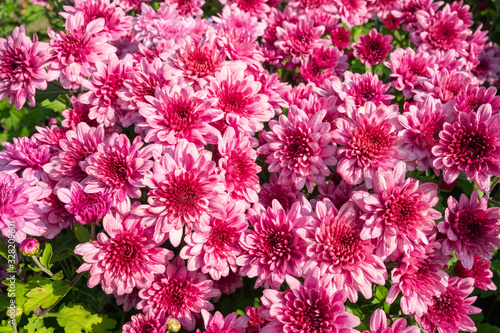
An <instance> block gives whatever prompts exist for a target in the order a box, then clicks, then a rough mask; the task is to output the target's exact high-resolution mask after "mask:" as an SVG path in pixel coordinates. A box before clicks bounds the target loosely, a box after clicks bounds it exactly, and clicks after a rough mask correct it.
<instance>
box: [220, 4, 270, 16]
mask: <svg viewBox="0 0 500 333" xmlns="http://www.w3.org/2000/svg"><path fill="white" fill-rule="evenodd" d="M220 3H221V4H223V5H227V7H229V8H231V9H235V8H238V9H241V10H242V11H244V12H245V13H249V14H251V15H252V16H253V17H257V18H259V19H261V20H263V19H265V18H266V17H267V14H268V13H269V12H270V11H271V8H270V7H269V5H268V0H254V1H248V0H221V1H220Z"/></svg>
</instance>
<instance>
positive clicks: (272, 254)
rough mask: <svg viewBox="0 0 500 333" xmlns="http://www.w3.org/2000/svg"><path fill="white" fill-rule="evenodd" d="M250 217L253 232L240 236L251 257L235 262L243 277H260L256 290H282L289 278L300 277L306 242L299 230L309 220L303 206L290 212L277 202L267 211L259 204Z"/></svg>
mask: <svg viewBox="0 0 500 333" xmlns="http://www.w3.org/2000/svg"><path fill="white" fill-rule="evenodd" d="M247 217H248V220H249V222H250V224H251V225H252V228H253V230H249V229H247V230H246V231H245V233H244V234H243V235H242V236H241V240H240V242H241V246H242V247H243V249H244V250H245V251H248V254H244V255H242V256H240V257H238V258H237V259H236V263H237V264H238V265H239V266H241V268H240V274H241V275H242V276H248V277H250V278H253V277H257V280H256V281H255V288H258V287H259V286H261V285H264V287H265V288H272V289H279V288H280V286H281V284H282V283H283V281H284V280H285V277H287V276H295V277H300V276H301V274H302V266H303V264H304V254H305V250H306V243H305V241H304V240H303V239H301V238H300V237H299V235H298V234H297V229H298V228H299V227H301V226H303V225H306V224H308V223H309V220H310V218H309V217H308V216H304V215H302V211H301V205H300V203H296V204H294V205H293V206H292V208H291V209H290V211H289V212H288V213H287V212H285V210H284V209H283V208H282V207H281V205H280V204H279V202H278V201H276V200H274V201H273V204H272V207H268V208H267V209H265V208H264V207H263V206H262V205H261V204H258V203H257V204H255V205H254V206H253V208H251V209H250V210H249V211H248V215H247Z"/></svg>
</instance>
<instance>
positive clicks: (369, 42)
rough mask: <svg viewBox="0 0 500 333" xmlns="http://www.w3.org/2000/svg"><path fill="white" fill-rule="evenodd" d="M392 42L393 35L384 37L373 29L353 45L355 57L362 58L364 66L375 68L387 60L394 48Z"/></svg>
mask: <svg viewBox="0 0 500 333" xmlns="http://www.w3.org/2000/svg"><path fill="white" fill-rule="evenodd" d="M391 41H392V36H391V35H386V36H384V35H382V34H381V33H378V32H377V29H375V28H373V29H372V30H370V32H369V33H368V34H366V35H363V36H359V37H358V42H357V43H354V44H352V47H353V49H354V56H355V57H360V60H361V63H362V64H363V65H366V66H368V67H373V66H375V65H377V64H380V63H381V62H382V61H384V60H385V59H386V58H387V55H388V54H389V51H390V50H392V48H393V46H392V45H391Z"/></svg>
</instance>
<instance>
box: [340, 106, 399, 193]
mask: <svg viewBox="0 0 500 333" xmlns="http://www.w3.org/2000/svg"><path fill="white" fill-rule="evenodd" d="M398 115H399V112H398V111H397V105H391V106H390V107H386V106H380V107H378V108H377V107H376V106H375V104H373V103H371V102H369V103H367V104H366V106H365V107H364V108H360V109H358V110H357V112H356V113H354V114H353V117H352V119H349V118H340V119H337V126H338V128H337V131H336V132H335V135H334V142H335V143H337V144H338V145H341V146H339V147H338V149H337V158H338V161H339V162H338V164H337V172H338V173H339V174H340V175H341V177H342V179H344V180H345V182H346V183H347V184H348V185H357V184H360V183H361V182H363V180H364V181H365V185H366V186H367V187H368V188H372V186H373V185H372V179H373V178H374V176H375V173H376V172H377V171H385V170H392V169H393V168H394V166H395V165H396V163H397V162H399V161H403V160H405V159H407V158H408V156H409V153H408V151H406V150H404V149H402V148H401V145H402V143H403V140H402V138H400V137H398V135H397V132H396V127H397V126H398V118H397V117H398Z"/></svg>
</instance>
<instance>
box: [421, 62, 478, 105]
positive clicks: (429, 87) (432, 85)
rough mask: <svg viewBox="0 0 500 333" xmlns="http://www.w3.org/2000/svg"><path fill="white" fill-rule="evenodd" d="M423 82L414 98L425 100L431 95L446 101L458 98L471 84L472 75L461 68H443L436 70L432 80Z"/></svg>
mask: <svg viewBox="0 0 500 333" xmlns="http://www.w3.org/2000/svg"><path fill="white" fill-rule="evenodd" d="M421 83H422V84H421V86H420V89H418V90H416V91H415V92H416V95H415V96H414V99H415V100H416V101H423V99H424V98H425V97H427V96H428V95H431V96H433V97H435V98H439V99H440V100H441V101H442V102H443V103H446V102H449V101H451V100H454V99H456V98H457V96H458V94H459V93H460V92H461V91H463V90H465V89H466V87H467V86H468V85H470V83H471V77H470V75H469V74H468V73H466V72H463V71H460V70H456V69H455V70H448V69H447V68H443V69H441V70H440V71H438V72H435V74H434V75H433V76H432V78H431V79H430V80H425V81H422V82H421Z"/></svg>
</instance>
